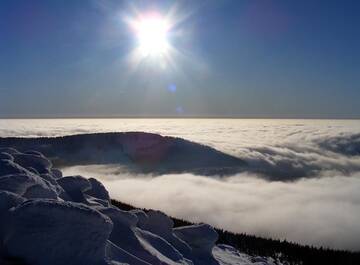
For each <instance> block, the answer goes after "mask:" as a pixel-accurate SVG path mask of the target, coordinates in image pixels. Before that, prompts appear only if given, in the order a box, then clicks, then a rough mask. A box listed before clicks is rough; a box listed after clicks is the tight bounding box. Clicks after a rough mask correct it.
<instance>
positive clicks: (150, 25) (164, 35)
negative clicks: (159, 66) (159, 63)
mask: <svg viewBox="0 0 360 265" xmlns="http://www.w3.org/2000/svg"><path fill="white" fill-rule="evenodd" d="M133 26H134V29H135V33H136V37H137V41H138V48H139V51H140V53H141V54H142V55H143V56H159V55H165V54H166V53H167V51H168V49H169V47H170V44H169V40H168V32H169V30H170V23H168V22H167V20H166V19H165V18H163V17H161V16H160V15H148V16H144V17H141V18H140V19H138V20H137V21H135V22H134V25H133Z"/></svg>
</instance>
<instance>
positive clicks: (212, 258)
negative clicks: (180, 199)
mask: <svg viewBox="0 0 360 265" xmlns="http://www.w3.org/2000/svg"><path fill="white" fill-rule="evenodd" d="M130 149H131V148H129V150H128V152H133V151H132V150H130ZM173 226H174V223H173V221H172V220H171V219H170V218H169V217H168V216H166V215H165V214H164V213H162V212H159V211H147V212H144V211H141V210H136V211H123V210H120V209H118V208H116V207H114V206H112V205H111V201H110V197H109V194H108V192H107V190H106V189H105V187H104V186H103V185H102V184H101V183H100V182H99V181H97V180H96V179H92V178H90V179H87V178H84V177H81V176H65V177H63V176H62V173H61V171H60V170H58V169H55V168H53V167H52V163H51V162H50V161H49V160H48V159H47V158H46V157H45V156H44V155H42V154H41V153H39V152H37V151H26V152H24V153H21V152H19V151H17V150H15V149H13V148H0V264H12V263H11V262H10V261H6V260H14V259H15V260H16V261H17V263H16V264H18V262H24V264H28V265H49V264H51V265H63V264H67V265H106V264H108V265H119V264H134V265H149V264H151V265H227V264H272V263H271V262H268V260H266V259H257V260H255V261H254V262H253V261H252V260H251V259H250V258H251V257H249V256H246V255H243V256H242V255H241V254H240V253H238V252H237V251H236V250H235V249H233V248H231V247H229V246H216V245H215V243H216V241H217V238H218V235H217V233H216V232H215V230H214V229H213V228H212V227H210V226H209V225H204V224H200V225H193V226H186V227H179V228H174V227H173Z"/></svg>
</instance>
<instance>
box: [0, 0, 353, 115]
mask: <svg viewBox="0 0 360 265" xmlns="http://www.w3.org/2000/svg"><path fill="white" fill-rule="evenodd" d="M134 10H137V11H138V12H140V13H146V12H149V11H157V12H158V13H162V14H164V15H165V14H167V13H168V12H169V10H175V11H174V13H173V14H174V17H176V18H181V19H179V21H178V23H177V24H176V25H175V26H174V28H173V29H172V30H171V32H170V33H169V35H170V37H169V41H170V43H171V45H172V47H173V48H174V50H175V51H176V53H174V54H172V55H171V56H170V57H171V63H169V62H167V63H164V62H162V61H161V60H157V59H154V58H152V59H146V58H145V59H143V60H142V61H141V62H140V63H139V64H138V65H135V64H134V62H132V61H131V60H129V55H130V54H131V52H132V51H133V50H134V49H135V48H136V45H137V44H136V40H135V37H134V33H133V32H132V30H131V29H130V28H129V25H128V24H127V23H126V22H125V18H127V17H134V16H135V12H134ZM359 13H360V3H359V2H358V1H340V0H339V1H332V0H327V1H325V0H324V1H321V0H318V1H310V0H305V1H285V0H283V1H282V0H279V1H271V0H266V1H265V0H247V1H245V0H239V1H235V0H234V1H230V0H223V1H215V0H208V1H179V2H176V1H39V0H35V1H25V0H22V1H20V0H9V1H6V0H2V1H0V116H1V117H39V116H41V117H78V116H231V117H250V118H263V117H267V118H358V117H360V104H359V99H360V85H359V84H360V50H359V49H360V48H359V47H360V29H359V28H360V16H359V15H358V14H359Z"/></svg>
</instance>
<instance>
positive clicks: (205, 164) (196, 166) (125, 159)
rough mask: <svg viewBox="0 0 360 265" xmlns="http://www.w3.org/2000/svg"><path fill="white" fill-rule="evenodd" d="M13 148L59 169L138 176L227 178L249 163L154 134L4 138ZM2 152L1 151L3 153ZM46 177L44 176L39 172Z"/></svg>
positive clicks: (23, 157) (0, 141)
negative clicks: (114, 169) (97, 168)
mask: <svg viewBox="0 0 360 265" xmlns="http://www.w3.org/2000/svg"><path fill="white" fill-rule="evenodd" d="M2 146H13V147H15V148H17V149H19V150H21V151H23V152H25V151H26V150H30V149H33V150H37V151H39V152H41V153H43V154H45V155H46V156H48V157H50V158H51V159H52V161H53V163H54V164H55V165H56V166H60V167H61V166H75V165H89V164H117V165H124V166H126V168H127V170H128V171H130V172H137V173H156V174H165V173H183V172H192V173H196V174H203V175H215V174H219V175H224V174H229V173H236V172H239V171H240V170H241V169H242V168H243V167H244V166H245V162H244V161H242V160H241V159H239V158H236V157H234V156H231V155H228V154H225V153H222V152H220V151H217V150H215V149H213V148H211V147H208V146H205V145H201V144H197V143H194V142H190V141H187V140H184V139H181V138H174V137H166V136H161V135H157V134H151V133H142V132H129V133H102V134H84V135H73V136H64V137H55V138H34V139H29V138H0V147H2ZM0 150H1V149H0ZM29 155H30V154H29V153H28V152H27V153H26V154H14V160H15V161H19V162H21V163H22V164H24V166H25V167H27V168H28V164H29V162H33V165H34V168H32V169H31V170H32V171H35V172H38V170H39V168H38V167H39V166H40V167H41V168H42V169H44V170H45V171H46V170H47V167H48V166H49V165H42V164H41V163H44V161H43V160H42V157H41V156H39V154H38V153H34V154H33V156H32V157H33V158H32V159H34V161H29ZM39 173H44V172H39Z"/></svg>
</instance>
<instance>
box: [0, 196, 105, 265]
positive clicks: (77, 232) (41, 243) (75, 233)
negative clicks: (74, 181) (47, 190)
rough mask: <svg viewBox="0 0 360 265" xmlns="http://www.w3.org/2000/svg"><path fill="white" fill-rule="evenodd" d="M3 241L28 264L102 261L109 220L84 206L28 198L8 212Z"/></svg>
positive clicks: (8, 248) (9, 250) (13, 253)
mask: <svg viewBox="0 0 360 265" xmlns="http://www.w3.org/2000/svg"><path fill="white" fill-rule="evenodd" d="M7 220H8V225H7V226H5V228H6V229H5V235H4V243H5V246H6V250H7V251H8V253H9V254H10V255H11V256H14V257H19V258H22V259H23V260H25V261H26V262H28V263H29V264H39V265H41V264H44V265H47V264H53V265H56V264H59V265H60V264H103V263H104V258H105V243H106V240H107V238H108V237H109V234H110V232H111V230H112V222H111V220H110V219H109V218H108V217H107V216H105V215H103V214H101V213H99V212H98V211H96V210H93V209H91V208H89V207H87V206H85V205H81V204H75V203H69V202H61V201H54V200H29V201H26V202H24V203H23V204H20V205H19V206H17V207H15V208H12V209H11V210H10V211H9V214H8V217H7Z"/></svg>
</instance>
